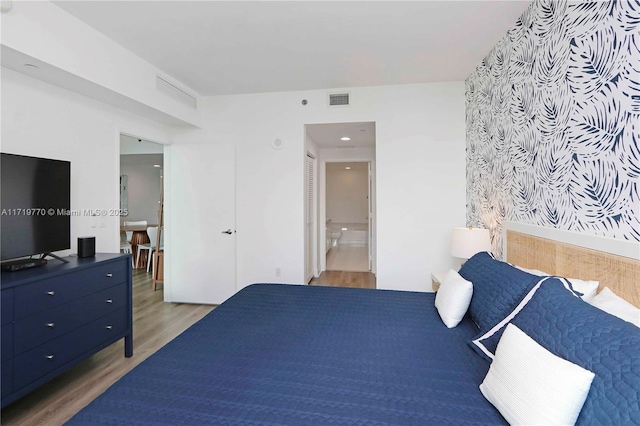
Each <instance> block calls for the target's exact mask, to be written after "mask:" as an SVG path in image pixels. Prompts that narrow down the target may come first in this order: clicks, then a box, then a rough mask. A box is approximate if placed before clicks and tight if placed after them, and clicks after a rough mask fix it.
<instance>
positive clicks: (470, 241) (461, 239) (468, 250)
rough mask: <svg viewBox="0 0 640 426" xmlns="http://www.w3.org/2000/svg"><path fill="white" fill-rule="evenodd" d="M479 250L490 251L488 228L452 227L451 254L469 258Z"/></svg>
mask: <svg viewBox="0 0 640 426" xmlns="http://www.w3.org/2000/svg"><path fill="white" fill-rule="evenodd" d="M481 251H491V239H490V238H489V230H488V229H482V228H472V227H468V228H453V234H452V235H451V256H453V257H460V258H463V259H469V258H470V257H471V256H473V255H474V254H476V253H479V252H481Z"/></svg>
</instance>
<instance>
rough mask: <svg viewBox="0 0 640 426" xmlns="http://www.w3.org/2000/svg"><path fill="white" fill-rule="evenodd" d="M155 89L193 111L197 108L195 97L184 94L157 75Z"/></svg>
mask: <svg viewBox="0 0 640 426" xmlns="http://www.w3.org/2000/svg"><path fill="white" fill-rule="evenodd" d="M156 89H157V90H158V92H162V93H164V94H165V95H167V96H169V97H171V98H172V99H175V100H177V101H180V102H182V103H183V104H185V105H187V106H190V107H191V108H193V109H197V108H198V100H197V99H196V98H195V96H193V95H191V94H189V93H187V92H185V91H184V90H182V89H181V88H179V87H178V86H176V85H175V84H173V83H171V82H170V81H168V80H166V79H164V78H163V77H160V76H159V75H157V76H156Z"/></svg>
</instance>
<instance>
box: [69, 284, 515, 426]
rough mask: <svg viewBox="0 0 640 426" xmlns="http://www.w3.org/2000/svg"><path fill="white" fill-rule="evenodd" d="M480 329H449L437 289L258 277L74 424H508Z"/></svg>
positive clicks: (468, 326)
mask: <svg viewBox="0 0 640 426" xmlns="http://www.w3.org/2000/svg"><path fill="white" fill-rule="evenodd" d="M477 332H478V329H477V328H476V327H475V325H474V324H473V323H472V322H471V320H470V319H469V318H465V319H464V320H463V321H462V323H461V324H460V325H459V326H458V327H456V328H454V329H448V328H446V327H445V326H444V325H443V324H442V322H441V321H440V318H439V317H438V313H437V311H436V310H435V308H434V294H433V293H411V292H399V291H380V290H363V289H346V288H331V287H309V286H292V285H279V284H254V285H252V286H249V287H247V288H245V289H243V290H241V291H240V292H238V293H237V294H236V295H235V296H233V297H232V298H230V299H229V300H228V301H226V302H225V303H223V304H222V305H220V306H219V307H218V308H216V309H215V310H213V311H212V312H211V313H210V314H208V315H207V316H206V317H204V318H203V319H202V320H200V321H199V322H197V323H196V324H194V325H193V326H192V327H191V328H189V329H188V330H187V331H185V332H184V333H182V334H181V335H180V336H178V337H177V338H176V339H174V340H173V341H172V342H170V343H169V344H167V345H166V346H165V347H163V348H162V349H160V350H159V351H158V352H156V353H155V354H154V355H152V356H151V357H149V358H148V359H147V360H146V361H144V362H142V363H141V364H140V365H139V366H137V367H136V368H135V369H133V370H132V371H131V372H129V373H128V374H127V375H125V376H124V377H123V378H122V379H120V380H119V381H118V382H116V383H115V384H114V385H113V386H112V387H111V388H109V389H108V390H107V391H106V392H105V393H104V394H102V395H101V396H99V397H98V398H97V399H96V400H94V401H93V402H92V403H91V404H90V405H88V406H87V407H85V408H84V409H83V410H82V411H80V412H79V413H78V414H77V415H76V416H75V417H73V418H72V419H71V420H70V421H69V422H68V423H67V424H69V425H105V424H110V425H116V424H127V425H203V424H207V425H276V424H277V425H430V424H433V425H444V424H455V425H460V424H469V425H480V424H506V422H505V421H504V419H503V418H502V417H501V416H500V414H499V413H498V412H497V411H496V410H495V409H494V408H493V406H492V405H491V404H489V403H488V402H487V401H486V400H485V399H484V397H483V396H482V394H481V393H480V391H479V390H478V386H479V384H480V383H481V382H482V380H483V378H484V376H485V374H486V372H487V370H488V367H489V364H487V363H486V362H485V361H484V360H483V359H481V358H480V357H479V356H478V355H477V354H476V353H475V352H474V351H473V350H472V349H471V348H470V347H469V345H468V344H467V340H469V339H470V338H471V337H473V336H474V335H475V334H477Z"/></svg>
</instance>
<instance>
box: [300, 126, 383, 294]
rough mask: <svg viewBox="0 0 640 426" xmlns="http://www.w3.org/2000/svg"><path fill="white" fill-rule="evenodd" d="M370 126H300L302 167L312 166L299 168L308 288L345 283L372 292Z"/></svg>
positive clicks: (372, 151)
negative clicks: (301, 172) (303, 153)
mask: <svg viewBox="0 0 640 426" xmlns="http://www.w3.org/2000/svg"><path fill="white" fill-rule="evenodd" d="M375 126H376V125H375V122H349V123H323V124H307V125H306V126H305V142H306V143H305V148H306V154H307V163H309V164H311V163H312V162H313V164H314V168H313V169H314V170H315V171H316V172H315V173H316V174H312V173H310V172H309V171H310V170H311V167H309V166H308V167H306V168H305V170H306V173H305V176H306V180H305V185H306V197H305V203H306V206H307V207H306V208H305V214H306V219H307V220H306V222H305V225H306V226H307V227H308V228H309V229H313V232H308V231H307V232H306V233H305V251H306V256H305V259H306V261H307V263H308V265H307V266H306V267H305V271H306V272H308V271H310V270H311V268H313V269H312V270H313V271H314V275H313V276H314V278H313V280H312V282H311V284H318V285H340V286H343V285H345V284H346V281H349V283H348V284H347V285H348V286H355V287H359V286H362V287H366V288H375V275H374V274H375V271H376V256H375V253H376V214H375V211H376V204H375V192H376V191H375V182H376V178H375V141H376V127H375ZM310 200H314V202H311V201H310ZM312 209H313V210H312ZM311 211H313V212H314V213H313V214H310V213H309V212H311ZM310 223H313V224H314V225H313V228H312V227H310V226H309V224H310ZM343 228H346V229H343ZM310 260H311V262H310ZM307 276H308V275H307ZM336 280H338V281H341V284H336V283H334V282H333V281H336ZM358 282H359V283H358Z"/></svg>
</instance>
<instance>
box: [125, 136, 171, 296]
mask: <svg viewBox="0 0 640 426" xmlns="http://www.w3.org/2000/svg"><path fill="white" fill-rule="evenodd" d="M163 174H164V146H163V145H161V144H158V143H154V142H151V141H148V140H145V139H142V138H139V137H136V136H131V135H126V134H121V135H120V210H121V211H122V212H123V215H122V216H121V217H120V243H121V244H120V248H121V251H123V252H131V254H132V257H133V265H132V266H133V268H134V276H136V273H139V274H138V275H140V276H142V275H143V274H146V275H149V278H150V279H151V280H152V282H153V283H154V284H155V281H153V280H154V278H155V280H156V281H158V278H159V274H158V272H161V271H162V269H163V268H162V267H163V263H164V262H162V263H160V261H159V262H158V265H156V264H155V263H154V262H153V261H152V259H153V256H152V255H153V254H154V252H155V248H156V246H157V240H158V238H157V237H158V232H159V236H160V240H161V244H160V248H161V249H160V251H162V248H163V240H164V238H162V237H163V236H162V226H161V221H162V217H161V215H162V213H163V204H162V201H163V196H162V193H163ZM154 229H155V231H154ZM158 229H159V230H160V231H158ZM152 231H153V232H152ZM160 281H161V280H160ZM154 287H155V286H154Z"/></svg>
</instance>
